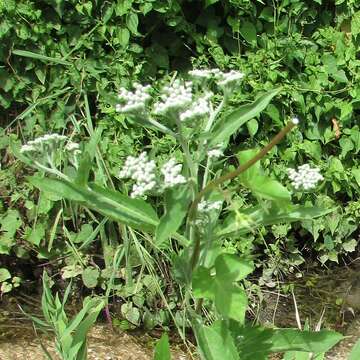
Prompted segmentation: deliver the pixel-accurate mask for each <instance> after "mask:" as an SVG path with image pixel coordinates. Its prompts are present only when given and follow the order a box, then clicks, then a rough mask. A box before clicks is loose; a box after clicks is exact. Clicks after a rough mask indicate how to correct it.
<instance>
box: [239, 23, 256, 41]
mask: <svg viewBox="0 0 360 360" xmlns="http://www.w3.org/2000/svg"><path fill="white" fill-rule="evenodd" d="M239 32H240V34H241V36H242V37H243V38H244V39H245V40H246V41H247V42H248V43H249V44H252V45H256V27H255V26H254V24H253V23H251V22H250V21H244V23H242V24H241V26H240V30H239Z"/></svg>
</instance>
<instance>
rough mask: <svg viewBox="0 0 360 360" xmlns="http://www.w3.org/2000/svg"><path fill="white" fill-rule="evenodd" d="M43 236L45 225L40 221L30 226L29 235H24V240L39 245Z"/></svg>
mask: <svg viewBox="0 0 360 360" xmlns="http://www.w3.org/2000/svg"><path fill="white" fill-rule="evenodd" d="M44 237H45V226H44V224H42V223H38V224H36V225H35V226H34V227H33V228H32V230H31V232H30V234H29V236H27V237H26V240H27V241H28V242H29V243H31V244H34V245H36V246H39V245H40V243H41V240H43V239H44Z"/></svg>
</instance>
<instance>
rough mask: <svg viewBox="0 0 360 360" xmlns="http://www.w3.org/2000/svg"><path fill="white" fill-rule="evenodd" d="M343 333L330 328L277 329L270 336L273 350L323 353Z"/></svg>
mask: <svg viewBox="0 0 360 360" xmlns="http://www.w3.org/2000/svg"><path fill="white" fill-rule="evenodd" d="M341 339H343V335H341V334H339V333H337V332H335V331H330V330H321V331H315V332H314V331H300V330H295V329H276V330H274V331H273V333H272V334H271V337H270V342H271V347H270V350H271V352H283V351H288V350H296V351H307V352H312V353H321V352H326V351H328V350H330V349H331V348H332V347H333V346H334V345H335V344H337V343H338V342H339V341H340V340H341Z"/></svg>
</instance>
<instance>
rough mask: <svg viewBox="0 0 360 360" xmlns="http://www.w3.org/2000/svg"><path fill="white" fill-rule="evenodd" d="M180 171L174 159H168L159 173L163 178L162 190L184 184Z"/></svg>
mask: <svg viewBox="0 0 360 360" xmlns="http://www.w3.org/2000/svg"><path fill="white" fill-rule="evenodd" d="M181 169H182V165H181V164H176V160H175V159H170V160H169V161H168V162H166V163H165V164H164V165H163V166H162V168H161V173H162V174H163V176H164V188H171V187H173V186H176V185H178V184H185V183H186V179H185V178H184V176H182V175H181Z"/></svg>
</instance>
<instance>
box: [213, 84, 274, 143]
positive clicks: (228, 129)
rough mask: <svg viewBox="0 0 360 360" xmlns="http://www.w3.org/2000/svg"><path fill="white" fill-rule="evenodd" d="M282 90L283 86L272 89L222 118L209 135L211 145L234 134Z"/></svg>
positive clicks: (221, 141)
mask: <svg viewBox="0 0 360 360" xmlns="http://www.w3.org/2000/svg"><path fill="white" fill-rule="evenodd" d="M280 91H281V88H278V89H275V90H271V91H269V92H267V93H265V94H263V95H262V96H260V97H258V98H257V99H256V100H255V101H254V102H252V103H251V104H246V105H243V106H240V107H239V109H237V110H235V111H233V112H232V113H231V114H230V115H229V116H227V117H224V118H222V119H220V120H219V121H218V122H217V123H216V124H215V126H214V128H213V130H212V132H211V135H210V136H209V147H210V148H212V147H215V146H216V145H218V144H221V143H223V142H225V141H228V139H229V137H230V136H231V135H233V134H234V133H235V132H236V131H238V130H239V128H240V127H241V126H242V125H244V124H245V123H246V122H247V121H249V120H251V119H253V118H254V117H255V116H258V115H259V114H260V113H261V112H262V111H263V110H265V109H266V107H267V105H268V104H269V103H270V101H271V100H272V98H273V97H274V96H276V95H277V94H278V93H279V92H280Z"/></svg>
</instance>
